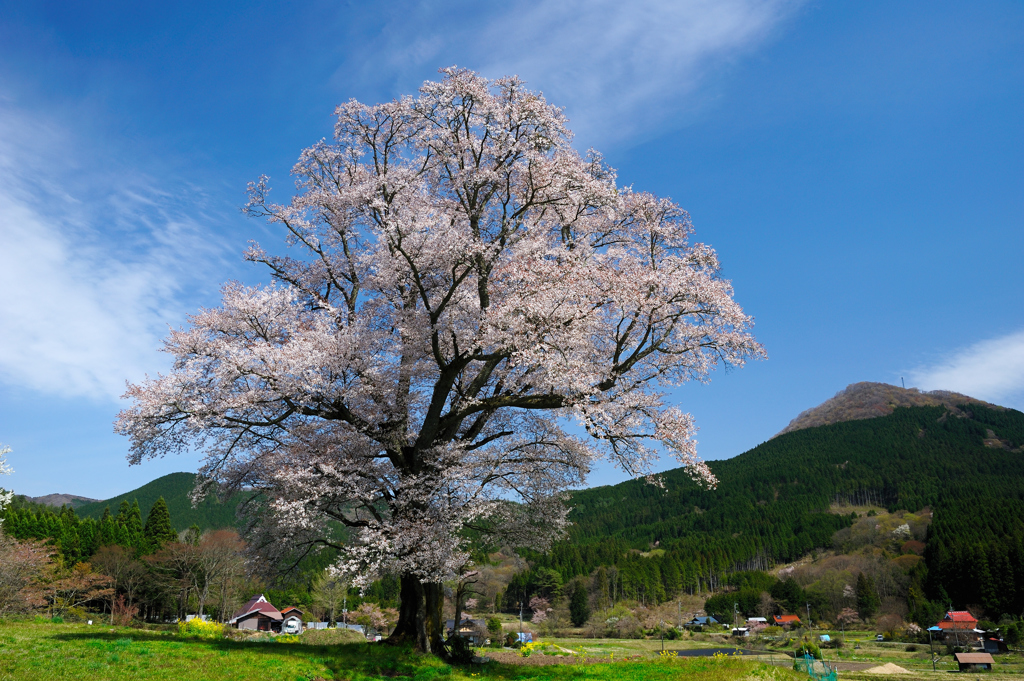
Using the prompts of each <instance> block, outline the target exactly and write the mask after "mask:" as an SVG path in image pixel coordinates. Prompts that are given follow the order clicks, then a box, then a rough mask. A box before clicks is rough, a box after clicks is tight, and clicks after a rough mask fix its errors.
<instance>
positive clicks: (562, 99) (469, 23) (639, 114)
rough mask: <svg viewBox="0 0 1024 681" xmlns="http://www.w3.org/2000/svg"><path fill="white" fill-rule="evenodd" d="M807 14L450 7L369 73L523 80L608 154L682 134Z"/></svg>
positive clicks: (385, 53) (734, 3)
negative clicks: (655, 134) (450, 70)
mask: <svg viewBox="0 0 1024 681" xmlns="http://www.w3.org/2000/svg"><path fill="white" fill-rule="evenodd" d="M802 4H804V3H803V2H802V0H667V1H666V0H637V1H636V2H614V1H612V0H563V1H561V2H540V1H537V0H523V1H520V2H512V3H508V4H506V5H504V9H503V10H500V11H496V12H489V13H487V14H474V10H473V9H471V8H470V7H469V6H468V5H462V6H454V7H449V9H448V10H447V12H448V13H447V14H446V15H444V16H442V15H440V14H438V12H437V11H436V6H427V5H421V6H419V7H418V8H414V9H411V10H410V11H408V12H402V13H396V16H395V17H394V18H393V19H392V20H391V21H390V22H389V24H388V25H387V26H386V27H385V29H384V30H383V31H382V32H381V34H380V35H381V37H380V39H379V40H378V41H377V44H376V45H373V46H371V48H370V49H368V50H367V51H366V52H367V53H369V54H371V55H372V56H371V57H370V58H369V59H366V61H365V64H364V69H365V72H366V74H367V76H368V77H369V76H370V75H371V74H372V75H373V77H375V78H380V74H381V70H382V66H383V67H384V70H390V71H391V72H392V73H393V74H394V75H395V77H396V79H397V80H399V81H403V80H405V79H407V78H409V77H411V76H412V74H414V73H416V74H418V73H422V70H423V68H424V67H429V66H449V65H450V63H449V61H451V60H453V59H460V60H466V61H468V63H463V62H462V61H460V63H459V65H460V66H468V67H470V68H473V69H474V70H478V71H481V72H483V73H484V74H486V75H489V76H492V77H494V76H500V75H505V74H512V73H515V74H518V75H519V76H521V77H523V78H524V79H526V80H527V81H529V83H530V85H531V86H532V87H534V88H540V89H543V90H544V92H545V94H546V95H547V97H548V99H550V100H551V101H552V102H554V103H555V104H558V105H560V106H564V107H566V109H567V113H568V115H569V116H570V118H571V119H572V127H573V129H574V130H576V131H577V133H578V134H579V135H580V137H581V141H583V142H584V143H585V144H591V143H593V144H600V145H602V146H603V145H605V144H608V143H614V142H619V141H623V140H630V141H633V140H635V139H637V138H640V137H644V136H646V135H648V134H650V130H651V127H652V126H665V125H678V124H680V123H682V122H685V117H686V115H687V114H690V113H692V112H693V110H695V109H699V108H701V106H702V105H703V104H704V102H705V98H703V97H698V96H696V91H697V90H698V88H699V86H701V85H702V84H705V83H706V76H707V75H708V74H709V73H711V72H713V71H715V70H716V69H717V68H719V67H721V66H722V65H724V64H728V63H730V62H732V61H734V60H735V59H736V58H738V57H741V56H743V55H745V54H749V53H750V52H751V51H753V50H756V49H757V48H759V47H761V46H763V45H764V43H765V41H766V40H768V39H769V38H770V37H771V36H773V35H774V34H776V33H777V32H778V29H779V28H780V26H781V25H783V24H784V22H785V21H786V20H787V19H788V18H790V17H791V16H793V14H794V13H795V12H796V11H797V10H798V9H799V8H800V6H801V5H802ZM475 7H480V6H479V5H475ZM456 17H457V19H458V20H457V21H456V20H455V19H456ZM348 66H350V65H348ZM402 86H403V87H407V86H408V83H405V82H403V83H402Z"/></svg>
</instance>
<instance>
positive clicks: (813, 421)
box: [772, 381, 1005, 438]
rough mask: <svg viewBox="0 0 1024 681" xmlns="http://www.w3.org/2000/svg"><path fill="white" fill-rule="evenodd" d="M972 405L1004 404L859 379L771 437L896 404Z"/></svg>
mask: <svg viewBox="0 0 1024 681" xmlns="http://www.w3.org/2000/svg"><path fill="white" fill-rule="evenodd" d="M971 404H977V405H980V406H983V407H988V408H989V409H1005V407H1001V406H999V405H995V404H991V403H989V402H985V401H984V400H979V399H977V398H974V397H970V396H968V395H962V394H960V393H957V392H952V391H950V390H932V391H924V392H922V391H920V390H918V389H917V388H901V387H899V386H895V385H889V384H888V383H874V382H871V381H861V382H859V383H851V384H850V385H848V386H846V387H845V388H843V389H842V390H840V391H839V392H837V393H836V394H835V395H834V396H833V397H830V398H829V399H827V400H825V401H824V402H822V403H821V404H819V405H817V406H814V407H811V408H810V409H805V410H804V411H802V412H800V413H799V414H797V416H796V418H794V419H793V420H792V421H790V422H789V424H788V425H787V426H786V427H785V428H783V429H782V430H780V431H779V432H778V433H776V434H775V435H773V436H772V437H773V438H775V437H779V436H780V435H784V434H786V433H792V432H794V431H797V430H803V429H805V428H814V427H816V426H824V425H830V424H833V423H844V422H846V421H861V420H864V419H871V418H878V417H880V416H888V415H889V414H891V413H893V411H894V410H895V409H896V408H897V407H940V406H941V407H946V408H947V409H950V410H951V411H953V412H957V411H958V410H959V407H960V405H971Z"/></svg>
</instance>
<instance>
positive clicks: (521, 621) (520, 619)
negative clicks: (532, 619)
mask: <svg viewBox="0 0 1024 681" xmlns="http://www.w3.org/2000/svg"><path fill="white" fill-rule="evenodd" d="M522 642H523V602H522V600H520V601H519V643H520V644H522Z"/></svg>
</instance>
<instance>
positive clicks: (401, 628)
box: [388, 575, 445, 656]
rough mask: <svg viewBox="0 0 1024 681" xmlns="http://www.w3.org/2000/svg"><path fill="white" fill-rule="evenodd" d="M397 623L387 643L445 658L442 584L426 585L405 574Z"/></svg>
mask: <svg viewBox="0 0 1024 681" xmlns="http://www.w3.org/2000/svg"><path fill="white" fill-rule="evenodd" d="M400 598H401V599H402V603H401V605H400V606H399V610H398V624H397V625H396V626H395V630H394V631H393V632H391V636H389V637H388V643H393V644H402V643H412V644H413V645H414V646H415V647H416V649H417V650H419V651H421V652H424V653H433V654H435V655H442V656H443V655H444V654H445V650H444V631H443V629H442V622H441V606H442V605H443V603H444V591H443V590H442V587H441V585H440V584H431V583H423V582H421V581H420V580H419V579H417V578H416V577H414V576H412V575H402V582H401V592H400Z"/></svg>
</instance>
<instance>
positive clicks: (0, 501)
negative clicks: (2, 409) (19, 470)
mask: <svg viewBox="0 0 1024 681" xmlns="http://www.w3.org/2000/svg"><path fill="white" fill-rule="evenodd" d="M10 453H11V448H10V447H8V446H6V445H0V475H10V474H11V473H13V472H14V470H13V469H12V468H11V467H10V466H9V465H8V464H7V455H8V454H10ZM13 498H14V492H11V491H10V490H6V489H4V488H3V487H0V513H3V511H4V509H5V508H6V507H7V504H9V503H11V499H13ZM3 524H4V519H3V518H2V517H0V527H2V526H3Z"/></svg>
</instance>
